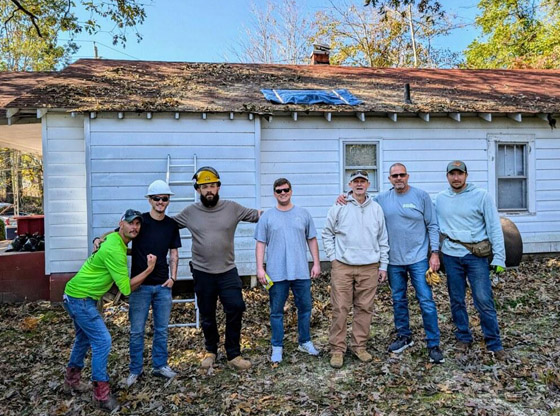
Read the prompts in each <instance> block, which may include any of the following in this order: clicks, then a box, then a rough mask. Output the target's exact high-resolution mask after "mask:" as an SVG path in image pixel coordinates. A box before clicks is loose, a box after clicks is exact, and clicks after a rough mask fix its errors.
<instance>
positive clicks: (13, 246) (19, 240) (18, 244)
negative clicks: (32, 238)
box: [6, 234, 27, 252]
mask: <svg viewBox="0 0 560 416" xmlns="http://www.w3.org/2000/svg"><path fill="white" fill-rule="evenodd" d="M26 241H27V235H25V234H20V235H18V236H17V237H16V238H14V239H13V240H12V242H11V243H10V245H9V246H8V249H7V250H6V252H8V251H21V250H22V249H23V245H24V244H25V242H26Z"/></svg>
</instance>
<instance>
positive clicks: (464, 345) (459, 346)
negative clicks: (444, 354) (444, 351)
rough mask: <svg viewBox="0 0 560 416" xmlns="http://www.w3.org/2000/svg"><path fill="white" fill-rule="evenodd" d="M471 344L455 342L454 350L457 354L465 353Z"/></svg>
mask: <svg viewBox="0 0 560 416" xmlns="http://www.w3.org/2000/svg"><path fill="white" fill-rule="evenodd" d="M471 346H472V342H465V341H457V342H456V343H455V349H456V350H457V351H459V352H462V353H465V352H468V351H469V350H470V349H471Z"/></svg>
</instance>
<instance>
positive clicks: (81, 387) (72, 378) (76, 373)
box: [62, 367, 90, 394]
mask: <svg viewBox="0 0 560 416" xmlns="http://www.w3.org/2000/svg"><path fill="white" fill-rule="evenodd" d="M81 377H82V370H81V369H80V368H76V367H66V374H64V386H63V387H62V389H63V391H64V393H66V394H71V393H72V392H73V391H75V392H78V393H83V392H84V391H87V390H89V387H90V386H89V384H88V383H82V382H81Z"/></svg>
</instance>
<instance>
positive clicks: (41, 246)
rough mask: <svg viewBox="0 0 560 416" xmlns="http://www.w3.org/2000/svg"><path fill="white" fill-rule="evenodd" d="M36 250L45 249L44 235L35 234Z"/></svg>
mask: <svg viewBox="0 0 560 416" xmlns="http://www.w3.org/2000/svg"><path fill="white" fill-rule="evenodd" d="M37 240H38V241H37V251H45V236H44V235H39V234H37Z"/></svg>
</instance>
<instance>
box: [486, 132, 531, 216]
mask: <svg viewBox="0 0 560 416" xmlns="http://www.w3.org/2000/svg"><path fill="white" fill-rule="evenodd" d="M536 169H537V167H536V157H535V135H534V134H489V135H488V191H489V192H490V194H491V195H494V200H495V201H496V206H497V207H498V211H500V212H502V213H507V214H513V215H527V214H528V215H533V214H535V213H536V187H537V182H536Z"/></svg>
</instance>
